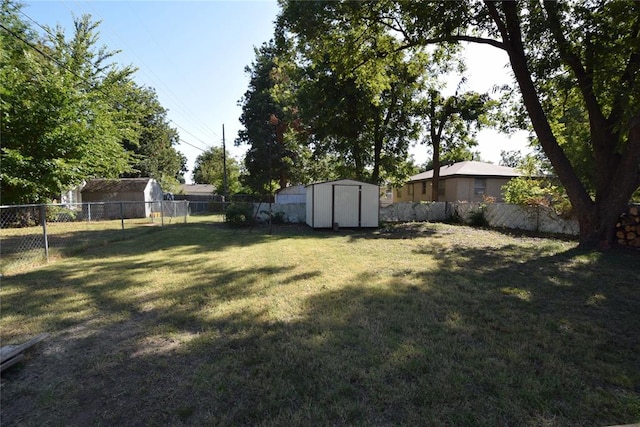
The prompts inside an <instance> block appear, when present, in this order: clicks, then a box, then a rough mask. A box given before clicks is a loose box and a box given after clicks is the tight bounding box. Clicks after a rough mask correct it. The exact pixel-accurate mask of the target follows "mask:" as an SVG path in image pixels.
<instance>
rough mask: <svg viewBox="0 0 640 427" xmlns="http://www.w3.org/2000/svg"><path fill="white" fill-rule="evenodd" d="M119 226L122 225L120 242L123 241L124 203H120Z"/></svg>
mask: <svg viewBox="0 0 640 427" xmlns="http://www.w3.org/2000/svg"><path fill="white" fill-rule="evenodd" d="M120 224H121V225H122V240H124V202H120Z"/></svg>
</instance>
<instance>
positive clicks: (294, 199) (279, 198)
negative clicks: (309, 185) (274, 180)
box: [276, 185, 307, 205]
mask: <svg viewBox="0 0 640 427" xmlns="http://www.w3.org/2000/svg"><path fill="white" fill-rule="evenodd" d="M306 202H307V189H306V187H305V186H304V185H293V186H291V187H285V188H281V189H280V190H278V191H276V203H279V204H282V205H286V204H291V203H306Z"/></svg>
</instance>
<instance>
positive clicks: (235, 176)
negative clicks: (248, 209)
mask: <svg viewBox="0 0 640 427" xmlns="http://www.w3.org/2000/svg"><path fill="white" fill-rule="evenodd" d="M224 155H225V153H224V150H223V149H222V147H211V148H210V149H209V150H207V151H205V152H203V153H202V154H200V155H199V156H198V157H197V158H196V162H195V165H194V168H193V182H195V183H196V184H212V185H213V186H214V187H215V188H216V191H217V192H218V193H219V194H221V193H222V191H223V189H224V166H223V164H224V161H223V158H224ZM226 165H227V188H228V192H229V194H236V193H239V192H240V191H241V185H240V165H239V164H238V162H237V161H236V159H234V158H233V157H229V155H228V154H227V157H226Z"/></svg>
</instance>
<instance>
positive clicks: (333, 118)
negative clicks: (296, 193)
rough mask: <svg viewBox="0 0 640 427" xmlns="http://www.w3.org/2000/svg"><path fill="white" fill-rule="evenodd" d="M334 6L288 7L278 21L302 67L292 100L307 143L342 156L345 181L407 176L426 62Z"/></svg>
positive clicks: (417, 53) (376, 27) (383, 30)
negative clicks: (346, 177)
mask: <svg viewBox="0 0 640 427" xmlns="http://www.w3.org/2000/svg"><path fill="white" fill-rule="evenodd" d="M334 8H338V9H339V8H340V4H330V3H328V2H326V3H324V2H315V3H306V4H299V3H290V4H288V5H287V7H285V8H284V9H283V12H282V14H281V16H280V18H279V28H280V30H281V31H284V32H285V33H287V34H290V35H292V38H291V39H292V45H293V46H294V47H295V52H296V55H295V56H293V58H295V59H296V61H297V65H298V67H299V70H300V74H299V80H298V90H297V91H296V103H297V105H298V108H299V111H298V112H299V115H300V118H301V120H302V123H303V125H304V126H305V129H306V130H307V133H306V134H305V135H304V136H305V137H306V138H307V140H306V143H307V144H308V145H309V146H310V147H312V148H313V150H314V152H316V153H318V152H319V153H325V154H332V155H338V156H340V158H341V159H342V165H341V168H340V169H341V173H342V175H343V176H345V175H346V176H353V177H355V178H358V179H362V180H367V181H371V182H375V183H381V182H383V181H385V180H390V181H397V180H399V179H402V178H405V176H406V171H407V167H406V166H407V164H406V163H407V162H406V159H407V156H408V148H409V146H410V144H411V142H415V141H417V140H418V139H419V134H420V122H419V121H418V120H417V113H418V104H417V99H418V95H419V94H420V92H421V91H422V90H423V89H424V88H425V87H426V80H428V77H427V74H426V72H425V71H426V68H427V64H428V63H429V61H430V59H431V58H430V57H429V55H427V54H426V53H425V52H420V51H417V50H416V51H414V52H412V53H411V54H406V53H405V52H403V51H402V50H401V49H398V48H399V46H400V45H399V44H398V39H397V38H396V37H394V36H393V35H391V34H389V32H388V31H386V28H385V27H384V26H382V25H376V24H375V23H371V22H370V23H371V24H373V25H370V26H368V25H367V23H363V22H361V21H359V20H357V19H352V20H345V19H342V17H341V16H340V15H339V14H337V15H332V11H333V10H334ZM334 16H335V19H333V17H334Z"/></svg>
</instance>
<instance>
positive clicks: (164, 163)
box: [123, 87, 187, 191]
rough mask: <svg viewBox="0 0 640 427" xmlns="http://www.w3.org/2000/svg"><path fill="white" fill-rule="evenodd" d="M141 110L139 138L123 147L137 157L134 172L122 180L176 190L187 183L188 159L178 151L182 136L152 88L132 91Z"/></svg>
mask: <svg viewBox="0 0 640 427" xmlns="http://www.w3.org/2000/svg"><path fill="white" fill-rule="evenodd" d="M132 96H133V97H135V99H136V101H135V102H136V104H137V108H138V109H139V110H140V114H139V118H138V125H139V134H138V138H137V139H135V140H125V141H124V142H123V143H124V147H125V148H126V149H127V150H128V151H130V152H133V153H135V156H134V163H133V164H132V167H133V171H132V172H129V173H126V174H124V175H123V177H128V178H137V177H151V178H155V179H156V180H157V181H158V182H159V183H160V185H161V186H162V188H163V189H164V190H166V191H172V190H174V187H175V186H176V185H177V184H178V183H179V182H184V174H185V173H186V172H187V159H186V157H185V156H184V155H183V154H182V153H180V152H178V151H177V150H176V149H175V147H174V146H175V145H177V144H178V141H179V135H178V131H177V130H176V129H175V128H172V127H171V126H170V124H169V120H168V119H167V110H166V109H165V108H163V107H162V105H161V104H160V101H159V100H158V97H157V95H156V92H155V91H154V90H153V89H152V88H146V87H139V88H135V90H134V91H132Z"/></svg>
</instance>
